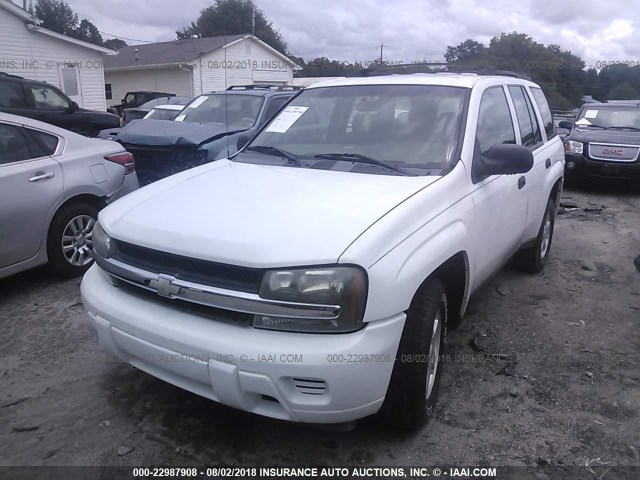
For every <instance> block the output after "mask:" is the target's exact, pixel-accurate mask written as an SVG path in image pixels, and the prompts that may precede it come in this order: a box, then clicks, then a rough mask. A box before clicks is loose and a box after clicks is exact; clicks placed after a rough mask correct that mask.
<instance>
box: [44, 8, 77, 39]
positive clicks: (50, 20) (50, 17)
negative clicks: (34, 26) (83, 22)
mask: <svg viewBox="0 0 640 480" xmlns="http://www.w3.org/2000/svg"><path fill="white" fill-rule="evenodd" d="M36 17H38V18H39V19H40V20H42V23H41V24H40V25H41V26H42V27H44V28H46V29H49V30H53V31H54V32H58V33H61V34H63V35H71V34H72V33H73V32H74V31H75V29H76V28H77V27H78V15H76V14H75V13H74V12H73V10H71V7H70V6H69V5H68V4H67V3H66V2H64V1H63V0H38V3H36Z"/></svg>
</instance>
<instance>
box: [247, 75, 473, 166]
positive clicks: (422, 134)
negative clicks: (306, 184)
mask: <svg viewBox="0 0 640 480" xmlns="http://www.w3.org/2000/svg"><path fill="white" fill-rule="evenodd" d="M467 92H468V90H467V89H464V88H456V87H446V86H430V85H360V86H340V87H324V88H315V89H309V90H305V91H303V92H302V93H300V95H298V96H297V97H296V98H295V99H293V100H292V101H291V102H290V103H289V104H288V105H287V107H286V108H285V109H284V110H283V111H282V112H280V114H279V115H278V116H277V117H276V118H275V119H273V120H272V122H271V123H270V124H269V126H268V127H267V128H266V129H264V130H263V131H262V133H260V134H259V135H258V136H257V137H256V138H255V139H254V141H253V142H251V145H250V146H249V147H248V149H247V150H248V151H252V150H253V151H256V150H258V149H261V150H262V151H264V149H265V147H268V148H271V147H273V148H277V149H279V150H281V151H285V152H289V153H291V154H293V155H295V156H296V157H299V158H300V159H301V160H304V159H305V158H306V159H317V162H316V163H315V164H313V167H314V168H323V167H324V168H328V169H331V168H332V164H331V163H330V162H331V161H334V162H338V161H342V162H345V161H346V162H349V161H353V162H356V163H358V162H359V163H365V162H366V163H369V164H371V163H374V162H376V161H377V162H378V163H382V162H384V163H385V164H386V166H387V170H391V169H390V168H388V167H393V168H396V169H400V170H401V171H403V172H406V173H408V174H426V173H427V172H426V170H437V171H438V172H437V174H439V173H440V171H441V170H442V169H446V168H448V167H449V166H450V164H451V162H452V160H454V158H453V155H454V154H455V151H456V149H457V145H458V141H459V133H460V128H461V124H462V112H463V110H464V105H465V102H466V98H467ZM272 151H273V149H272ZM243 160H244V159H243ZM320 161H322V162H323V164H322V165H320ZM309 166H311V165H309ZM378 166H380V165H378ZM340 169H344V166H342V167H340ZM388 173H391V172H388ZM434 174H436V173H434Z"/></svg>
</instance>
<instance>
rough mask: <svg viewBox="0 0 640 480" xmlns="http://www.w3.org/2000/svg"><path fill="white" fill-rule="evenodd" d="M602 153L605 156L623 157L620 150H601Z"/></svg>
mask: <svg viewBox="0 0 640 480" xmlns="http://www.w3.org/2000/svg"><path fill="white" fill-rule="evenodd" d="M602 153H603V154H605V155H617V156H618V157H621V156H622V155H624V152H623V151H622V149H621V148H603V149H602Z"/></svg>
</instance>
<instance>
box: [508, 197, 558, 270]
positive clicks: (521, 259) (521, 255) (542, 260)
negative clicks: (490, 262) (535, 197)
mask: <svg viewBox="0 0 640 480" xmlns="http://www.w3.org/2000/svg"><path fill="white" fill-rule="evenodd" d="M555 223H556V205H555V203H554V202H553V200H552V199H551V198H550V199H549V200H548V201H547V208H546V209H545V211H544V217H543V218H542V225H540V230H538V236H537V237H536V242H535V244H534V245H533V246H531V247H529V248H526V249H523V250H520V251H519V252H518V253H516V258H515V260H516V265H517V266H518V268H520V269H521V270H523V271H525V272H530V273H539V272H541V271H542V270H544V267H545V265H546V264H547V260H548V259H549V252H550V251H551V242H552V241H553V229H554V227H555Z"/></svg>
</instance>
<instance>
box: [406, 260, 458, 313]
mask: <svg viewBox="0 0 640 480" xmlns="http://www.w3.org/2000/svg"><path fill="white" fill-rule="evenodd" d="M434 277H436V278H438V279H439V280H440V281H441V282H442V284H443V285H444V288H445V292H446V294H447V301H448V303H449V312H450V313H451V314H453V315H452V317H451V318H450V321H452V320H453V324H455V322H456V321H457V320H459V319H461V318H462V316H463V315H464V312H465V310H466V308H467V304H468V301H469V256H468V254H467V252H466V251H464V250H461V251H459V252H457V253H456V254H454V255H452V256H451V257H449V258H448V259H447V260H445V261H444V262H443V263H442V264H441V265H440V266H439V267H438V268H436V269H435V270H433V271H432V272H431V273H430V274H429V275H428V276H427V277H426V278H425V279H424V280H423V281H422V282H421V283H420V286H419V287H418V288H417V290H416V291H415V292H414V294H413V297H412V300H411V302H412V303H413V300H414V299H415V298H416V297H417V296H418V295H420V293H421V291H422V288H423V287H424V285H425V283H426V282H427V281H428V280H429V279H430V278H434Z"/></svg>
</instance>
